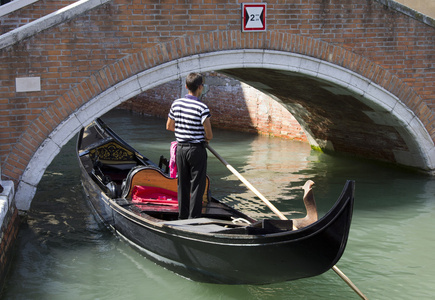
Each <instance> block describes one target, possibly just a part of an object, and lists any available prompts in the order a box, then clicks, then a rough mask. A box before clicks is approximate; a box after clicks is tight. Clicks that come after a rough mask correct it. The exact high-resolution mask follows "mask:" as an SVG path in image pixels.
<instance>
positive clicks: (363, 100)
mask: <svg viewBox="0 0 435 300" xmlns="http://www.w3.org/2000/svg"><path fill="white" fill-rule="evenodd" d="M228 34H230V33H228ZM290 39H292V37H290ZM200 41H201V37H197V38H191V39H190V42H191V43H193V45H190V46H191V47H187V46H186V43H187V41H186V40H185V39H179V40H176V41H172V42H168V43H166V44H159V45H156V46H155V47H152V48H149V49H146V50H144V51H143V52H140V53H136V54H133V55H129V56H127V57H125V58H124V59H122V60H119V61H117V62H115V63H113V64H112V65H108V66H106V67H105V68H104V69H102V70H100V71H99V72H97V73H95V74H93V75H92V76H91V77H89V78H88V80H86V81H84V82H82V83H81V84H79V85H78V86H77V87H76V88H74V89H73V90H70V91H68V92H67V93H66V94H64V95H62V96H61V97H59V99H58V100H57V101H55V102H54V103H53V104H52V105H51V106H50V107H49V108H48V109H47V111H46V113H44V114H42V115H41V116H40V117H39V118H38V119H37V120H36V121H35V122H34V123H33V124H34V125H33V126H31V127H29V128H28V129H27V130H26V132H25V134H23V136H22V138H21V140H20V142H19V143H18V144H19V145H22V146H21V147H31V145H29V143H31V142H28V141H27V140H26V138H28V137H30V136H35V132H38V131H40V129H38V128H41V127H44V128H45V129H46V135H45V137H43V138H42V142H40V145H39V146H38V147H36V149H35V151H34V154H33V155H32V156H31V157H30V159H29V162H28V164H27V166H26V168H25V170H24V171H23V174H22V176H21V178H20V180H19V182H18V187H17V190H16V195H15V200H16V205H17V207H18V208H19V209H21V210H28V209H29V208H30V204H31V201H32V198H33V196H34V194H35V192H36V186H37V184H38V183H39V181H40V179H41V177H42V175H43V174H44V172H45V170H46V168H47V166H48V165H49V164H50V162H51V161H52V160H53V159H54V157H55V156H56V155H57V154H58V153H59V151H60V149H61V148H62V146H63V145H64V144H65V143H67V142H68V141H69V140H70V139H71V138H72V137H73V136H74V135H75V134H76V133H77V132H78V131H79V130H80V128H81V127H82V126H84V125H87V124H88V123H90V122H91V121H92V120H93V119H95V118H96V117H99V116H101V115H103V114H104V113H106V112H107V111H109V110H111V109H112V108H114V107H116V106H117V105H119V104H120V103H122V102H124V101H126V100H128V99H130V98H131V97H133V96H135V95H138V94H140V93H141V92H143V91H145V90H147V89H150V88H153V87H156V86H159V85H161V84H163V83H166V82H169V81H171V80H174V79H177V78H180V77H184V76H186V75H187V74H188V73H189V72H192V71H199V72H206V71H218V72H222V73H225V74H228V75H230V76H234V77H237V78H238V79H240V80H242V81H246V82H248V84H250V85H252V86H254V87H256V88H258V89H260V90H262V91H263V92H266V93H267V94H269V95H271V96H272V97H274V98H275V99H276V100H277V101H279V102H281V103H282V104H283V105H284V106H285V107H287V109H289V111H290V112H292V113H293V114H294V115H295V117H296V118H297V119H298V121H299V122H300V123H301V125H302V126H303V127H304V129H305V131H306V133H307V135H308V136H309V140H310V143H311V144H312V145H313V146H315V147H319V148H321V149H326V150H328V149H330V150H335V145H334V143H331V142H330V141H329V140H327V139H326V140H325V139H324V138H322V137H321V136H319V134H318V132H313V130H312V126H313V123H310V121H309V119H310V117H309V116H308V117H307V115H309V114H310V112H309V110H307V108H306V107H304V106H303V105H301V104H300V103H303V101H302V102H300V103H298V104H296V105H294V104H292V103H291V102H290V101H289V100H288V99H286V100H283V99H282V98H281V97H279V95H278V96H277V94H279V93H276V91H274V90H273V89H272V90H271V89H270V86H268V85H267V84H266V83H262V82H261V80H258V81H252V80H250V79H251V78H249V76H248V77H246V78H244V75H243V74H244V72H246V70H248V69H249V70H256V69H260V70H263V71H265V72H266V71H267V70H269V71H273V72H278V73H279V74H280V75H282V76H283V77H285V76H287V77H288V78H295V77H299V78H300V77H302V78H304V80H305V79H307V80H308V79H309V80H314V82H316V83H326V84H327V85H328V87H327V88H326V89H327V90H328V91H332V93H333V94H337V95H340V94H341V95H342V94H346V93H347V94H349V95H351V96H352V97H353V98H354V99H356V100H357V101H358V102H359V103H360V104H363V105H364V107H369V108H370V109H371V110H370V111H366V112H364V114H365V115H367V117H368V119H371V120H372V121H373V122H374V123H376V124H378V125H381V124H386V125H388V126H392V127H394V128H396V129H398V132H399V135H400V137H401V138H402V140H403V141H404V142H405V143H406V145H407V147H406V149H405V150H403V151H400V150H398V151H396V152H397V153H396V154H394V159H395V162H396V163H399V164H403V165H408V166H412V167H416V168H419V169H423V170H426V171H433V170H434V169H435V162H434V157H435V148H434V143H433V140H432V139H431V136H430V134H429V133H428V130H427V129H426V128H425V125H424V123H423V122H422V121H421V120H420V118H419V116H418V115H417V114H416V113H415V112H414V111H412V110H411V109H410V108H409V107H408V106H407V105H406V104H405V103H404V101H402V99H400V98H399V97H398V96H397V95H395V94H394V92H393V91H392V89H391V88H389V87H391V86H392V85H391V81H392V80H393V81H397V82H399V83H400V80H399V79H397V78H395V77H394V76H392V75H391V74H389V73H388V72H387V71H385V70H383V69H382V68H380V67H379V66H377V65H376V64H374V63H372V62H369V61H366V60H365V59H364V58H361V57H358V56H357V55H355V54H353V53H351V52H349V51H346V50H345V49H339V48H337V46H331V45H320V48H319V47H317V48H316V49H317V50H316V53H310V55H307V53H303V52H304V51H306V49H308V48H307V47H306V48H304V49H305V50H304V49H302V48H298V46H297V45H293V46H291V47H296V49H300V50H303V51H288V50H289V49H287V51H283V50H282V49H277V50H273V49H272V50H267V49H264V48H261V47H258V46H259V45H250V47H251V48H249V49H229V50H227V49H224V48H225V47H221V46H219V42H218V45H217V47H213V48H218V49H217V50H216V49H206V50H207V51H203V50H204V49H201V51H197V52H198V53H190V52H189V51H188V50H186V52H187V53H182V52H180V51H179V50H177V49H199V48H200V47H198V45H199V44H200ZM218 41H219V39H218ZM299 42H301V43H302V44H304V45H305V44H306V43H307V41H305V40H304V41H303V40H302V38H301V39H300V40H299ZM309 42H310V43H320V42H318V41H309ZM195 45H196V46H197V47H196V48H195ZM219 48H223V49H219ZM229 48H231V47H229ZM277 48H280V47H277ZM319 49H320V50H319ZM210 50H211V51H210ZM213 50H215V51H213ZM298 52H299V53H298ZM314 54H315V55H314ZM356 62H358V63H356ZM350 65H352V66H353V67H352V68H349V66H350ZM361 66H364V68H363V67H361ZM352 69H353V70H352ZM368 69H371V70H374V71H369V70H368ZM386 79H389V80H386ZM394 86H396V85H394ZM399 94H400V95H402V94H405V95H406V97H405V99H406V100H408V99H413V101H415V98H416V97H417V96H416V95H414V93H413V91H412V90H411V89H410V88H409V87H408V86H407V85H403V89H402V90H400V91H399ZM417 98H418V97H417ZM420 102H421V101H420ZM67 103H70V104H67ZM71 103H72V104H71ZM419 105H424V103H423V102H421V103H419ZM61 107H64V109H65V107H69V108H70V111H71V112H67V111H66V109H65V111H63V112H62V113H63V114H64V115H65V118H64V119H63V120H61V119H59V118H55V116H56V115H58V113H57V111H58V110H60V109H62V108H61ZM48 119H50V120H52V121H51V122H52V123H53V122H54V123H56V124H55V126H53V128H54V129H53V130H51V131H50V130H48V129H47V128H49V124H47V123H48V122H49V121H47V120H48ZM41 124H42V126H41ZM36 136H41V135H40V134H37V135H36Z"/></svg>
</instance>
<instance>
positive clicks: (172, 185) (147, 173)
mask: <svg viewBox="0 0 435 300" xmlns="http://www.w3.org/2000/svg"><path fill="white" fill-rule="evenodd" d="M135 186H139V187H154V188H158V189H161V191H164V190H166V191H167V192H162V195H161V196H166V195H165V193H168V192H172V193H177V191H178V180H177V178H170V177H169V176H168V175H167V174H165V173H163V171H162V170H160V169H158V168H156V167H153V166H138V167H135V168H133V169H132V170H131V171H130V173H129V174H128V175H127V178H126V180H125V182H124V183H123V187H122V195H121V197H123V198H125V199H127V200H131V199H132V195H133V190H134V189H135ZM209 190H210V180H209V178H208V177H207V179H206V189H205V192H204V195H203V203H206V202H208V200H209V197H210V195H209V194H210V191H209ZM171 195H172V194H171ZM153 196H154V197H155V196H158V195H157V194H154V195H153Z"/></svg>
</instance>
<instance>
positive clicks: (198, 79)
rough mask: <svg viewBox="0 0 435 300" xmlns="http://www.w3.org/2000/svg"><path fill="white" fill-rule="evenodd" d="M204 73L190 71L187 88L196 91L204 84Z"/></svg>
mask: <svg viewBox="0 0 435 300" xmlns="http://www.w3.org/2000/svg"><path fill="white" fill-rule="evenodd" d="M203 83H204V82H203V79H202V75H201V74H199V73H190V74H189V75H187V77H186V86H187V89H188V90H189V91H191V92H193V93H194V92H196V90H197V89H198V88H199V87H200V86H201V84H203Z"/></svg>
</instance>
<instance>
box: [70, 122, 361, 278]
mask: <svg viewBox="0 0 435 300" xmlns="http://www.w3.org/2000/svg"><path fill="white" fill-rule="evenodd" d="M77 156H78V160H79V164H80V169H81V179H82V184H83V187H84V190H85V193H86V195H87V197H88V198H89V202H90V204H91V205H90V206H91V208H92V209H93V210H94V212H95V214H96V215H97V216H98V217H99V218H101V220H102V221H103V222H104V223H105V224H106V225H107V226H108V227H109V228H110V229H111V230H113V231H114V232H115V233H116V234H117V235H118V236H120V237H121V238H122V239H124V240H126V241H127V242H128V243H129V244H131V246H132V247H134V248H135V249H137V250H138V251H140V252H141V253H142V254H143V255H145V256H146V257H148V258H149V259H151V260H153V261H155V262H156V263H157V264H159V265H162V266H163V267H165V268H167V269H169V270H172V271H174V272H175V273H178V274H180V275H182V276H184V277H187V278H190V279H192V280H195V281H200V282H212V283H222V284H267V283H275V282H282V281H290V280H296V279H300V278H306V277H311V276H316V275H320V274H322V273H324V272H326V271H327V270H329V269H330V268H332V267H333V266H334V265H335V264H336V263H337V261H338V260H339V259H340V257H341V256H342V254H343V252H344V250H345V247H346V243H347V239H348V235H349V229H350V224H351V218H352V210H353V201H354V182H353V181H350V180H349V181H347V182H346V183H345V186H344V189H343V191H342V193H341V195H340V197H339V198H338V200H337V202H336V203H335V204H334V206H333V207H332V208H331V209H330V210H329V212H327V213H326V214H325V215H324V216H323V217H322V218H320V219H319V220H317V221H315V222H312V223H311V224H308V225H304V226H305V227H302V228H299V229H296V228H294V227H293V225H294V224H293V221H292V220H278V219H262V220H255V219H253V218H251V217H249V216H248V215H246V214H244V213H243V212H240V211H238V210H236V209H233V208H231V207H230V206H228V205H226V204H224V203H222V202H220V201H218V200H217V199H215V198H214V197H212V196H211V195H210V181H209V180H208V179H207V189H206V192H205V193H204V195H203V210H202V216H201V218H196V219H188V220H178V204H177V201H176V197H177V192H176V191H177V179H176V178H171V177H170V176H169V174H168V173H169V172H168V163H167V159H165V158H163V157H161V159H160V161H159V163H158V164H156V163H154V162H152V161H151V160H149V159H148V158H147V157H145V156H143V155H142V154H140V153H139V152H138V151H136V150H135V149H134V148H132V147H131V146H130V145H128V144H127V143H126V142H125V141H124V140H122V139H121V138H120V137H119V136H118V135H117V134H116V133H115V132H113V131H112V130H111V129H110V128H109V127H108V126H107V125H106V124H105V123H104V122H103V121H102V120H101V119H96V120H95V121H94V122H92V123H91V124H90V125H88V126H86V127H84V128H83V129H82V130H81V132H80V134H79V137H78V140H77Z"/></svg>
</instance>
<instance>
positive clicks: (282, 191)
mask: <svg viewBox="0 0 435 300" xmlns="http://www.w3.org/2000/svg"><path fill="white" fill-rule="evenodd" d="M104 120H105V121H106V122H107V123H108V124H109V125H110V126H111V127H112V128H113V129H114V130H115V131H116V132H117V133H118V134H119V135H120V136H122V137H124V138H125V139H126V140H127V141H128V142H129V143H131V144H132V145H133V146H134V147H135V148H137V149H138V150H139V151H140V152H142V153H143V154H145V155H146V156H148V157H149V158H151V159H152V160H155V161H157V160H158V159H159V157H160V155H161V154H164V155H165V156H167V157H168V156H169V145H170V142H171V141H172V140H173V133H171V132H167V131H165V130H164V127H165V120H163V119H157V118H152V117H144V116H139V115H134V114H131V113H128V112H125V111H121V110H114V111H112V112H110V113H109V114H107V115H106V116H105V117H104ZM214 135H215V139H214V140H213V141H212V143H211V146H212V147H213V148H214V149H215V150H216V151H217V152H218V153H219V154H220V155H221V156H222V157H224V158H225V159H226V160H227V161H228V162H229V163H230V164H231V165H232V166H233V167H235V168H236V169H237V170H238V171H239V172H240V173H241V174H242V175H243V176H244V177H245V178H247V179H248V180H249V181H250V182H251V183H252V184H253V185H254V186H255V187H256V188H257V189H258V190H259V191H260V192H261V193H262V194H263V195H264V196H265V197H266V198H268V199H269V200H270V201H271V202H272V203H274V204H275V206H276V207H277V208H278V209H279V210H281V211H282V212H283V213H284V214H285V215H286V216H287V217H289V218H295V217H300V216H302V215H303V213H304V206H303V203H302V194H303V193H302V189H301V186H302V185H303V183H304V182H305V181H306V180H307V179H311V180H313V181H314V182H315V186H314V195H315V198H316V201H317V205H318V210H319V217H321V216H322V215H324V214H325V213H326V212H327V210H328V209H329V208H331V206H332V205H333V204H334V202H335V200H336V199H337V197H338V196H339V194H340V192H341V189H342V188H343V186H344V183H345V181H346V179H352V180H355V181H356V198H355V208H354V214H353V219H352V226H351V230H350V236H349V240H348V244H347V248H346V251H345V253H344V255H343V257H342V258H341V260H340V261H339V262H338V263H337V266H338V268H339V269H340V270H341V271H343V272H344V273H345V274H346V275H347V276H348V277H349V278H350V279H351V280H352V281H353V282H354V283H355V285H356V286H358V288H359V289H360V290H361V291H362V292H363V293H364V294H365V295H366V296H367V297H368V298H369V299H434V295H435V259H434V258H433V253H434V250H433V249H435V237H434V231H433V230H434V228H435V180H434V179H433V178H430V177H428V176H424V175H421V174H416V173H413V172H410V171H407V170H404V169H399V168H396V167H393V166H390V165H385V164H379V163H374V162H371V161H367V160H360V159H354V158H349V157H337V156H331V155H327V154H322V153H319V152H316V151H313V150H311V149H310V147H309V146H308V145H307V144H304V143H300V142H293V141H286V140H282V139H273V138H268V137H263V136H256V135H252V134H245V133H235V132H228V131H220V130H217V129H215V130H214ZM74 147H75V141H70V142H69V143H68V144H67V145H65V146H64V148H63V149H62V151H61V152H60V153H59V155H58V156H57V157H56V158H55V160H54V161H53V162H52V163H51V165H50V166H49V168H48V169H47V171H46V172H45V174H44V176H43V178H42V180H41V182H40V184H39V185H38V190H37V193H36V196H35V198H34V200H33V203H32V207H31V210H30V212H29V215H28V220H27V225H24V226H23V227H22V228H21V230H20V232H19V239H18V242H17V250H16V254H15V258H14V262H13V266H12V270H11V272H10V275H9V277H8V280H7V283H6V286H5V288H4V291H3V294H2V299H62V300H68V299H123V300H128V299H359V297H358V296H357V295H356V294H355V293H354V292H353V291H352V290H351V289H350V288H349V287H348V286H347V285H346V284H345V283H344V282H343V281H342V279H341V278H340V277H338V276H337V275H336V274H335V273H334V272H333V271H332V270H330V271H328V272H326V273H324V274H322V275H320V276H317V277H313V278H307V279H302V280H297V281H292V282H284V283H277V284H270V285H259V286H254V285H234V286H233V285H217V284H205V283H198V282H193V281H190V280H188V279H185V278H183V277H180V276H178V275H176V274H174V273H172V272H170V271H168V270H166V269H164V268H162V267H160V266H157V265H155V264H154V263H152V262H150V261H149V260H147V259H146V258H144V257H143V256H141V255H140V254H139V253H137V252H136V251H134V250H133V249H132V248H130V247H129V246H128V245H127V244H126V243H125V242H123V241H121V240H119V239H118V238H117V237H116V236H114V235H113V234H112V233H111V232H110V231H108V230H107V229H106V228H105V227H104V226H103V225H102V224H100V223H99V222H98V220H97V219H96V218H95V217H94V216H93V215H92V214H91V212H90V210H89V206H88V204H87V202H86V199H85V197H84V193H83V191H82V187H81V184H80V180H79V168H78V164H77V159H76V157H75V151H74ZM208 166H209V175H210V177H211V184H212V194H213V195H214V196H215V197H217V198H219V199H222V200H223V201H225V202H226V203H229V204H230V205H233V206H235V207H237V208H239V209H242V210H243V211H244V212H246V213H248V214H250V215H252V216H253V217H255V218H262V217H273V214H272V213H271V212H270V211H269V209H268V208H267V207H266V206H265V205H264V204H263V203H262V202H261V201H260V200H259V199H257V198H256V197H255V196H253V194H252V193H251V192H250V191H248V190H247V188H245V187H244V186H243V185H242V184H241V183H240V182H239V181H238V180H237V179H236V178H235V176H234V175H231V173H229V171H228V170H227V169H226V168H225V167H224V166H223V165H222V164H221V163H220V162H219V161H218V160H217V159H216V158H215V157H213V156H212V154H209V159H208ZM252 263H253V264H255V261H252Z"/></svg>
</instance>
